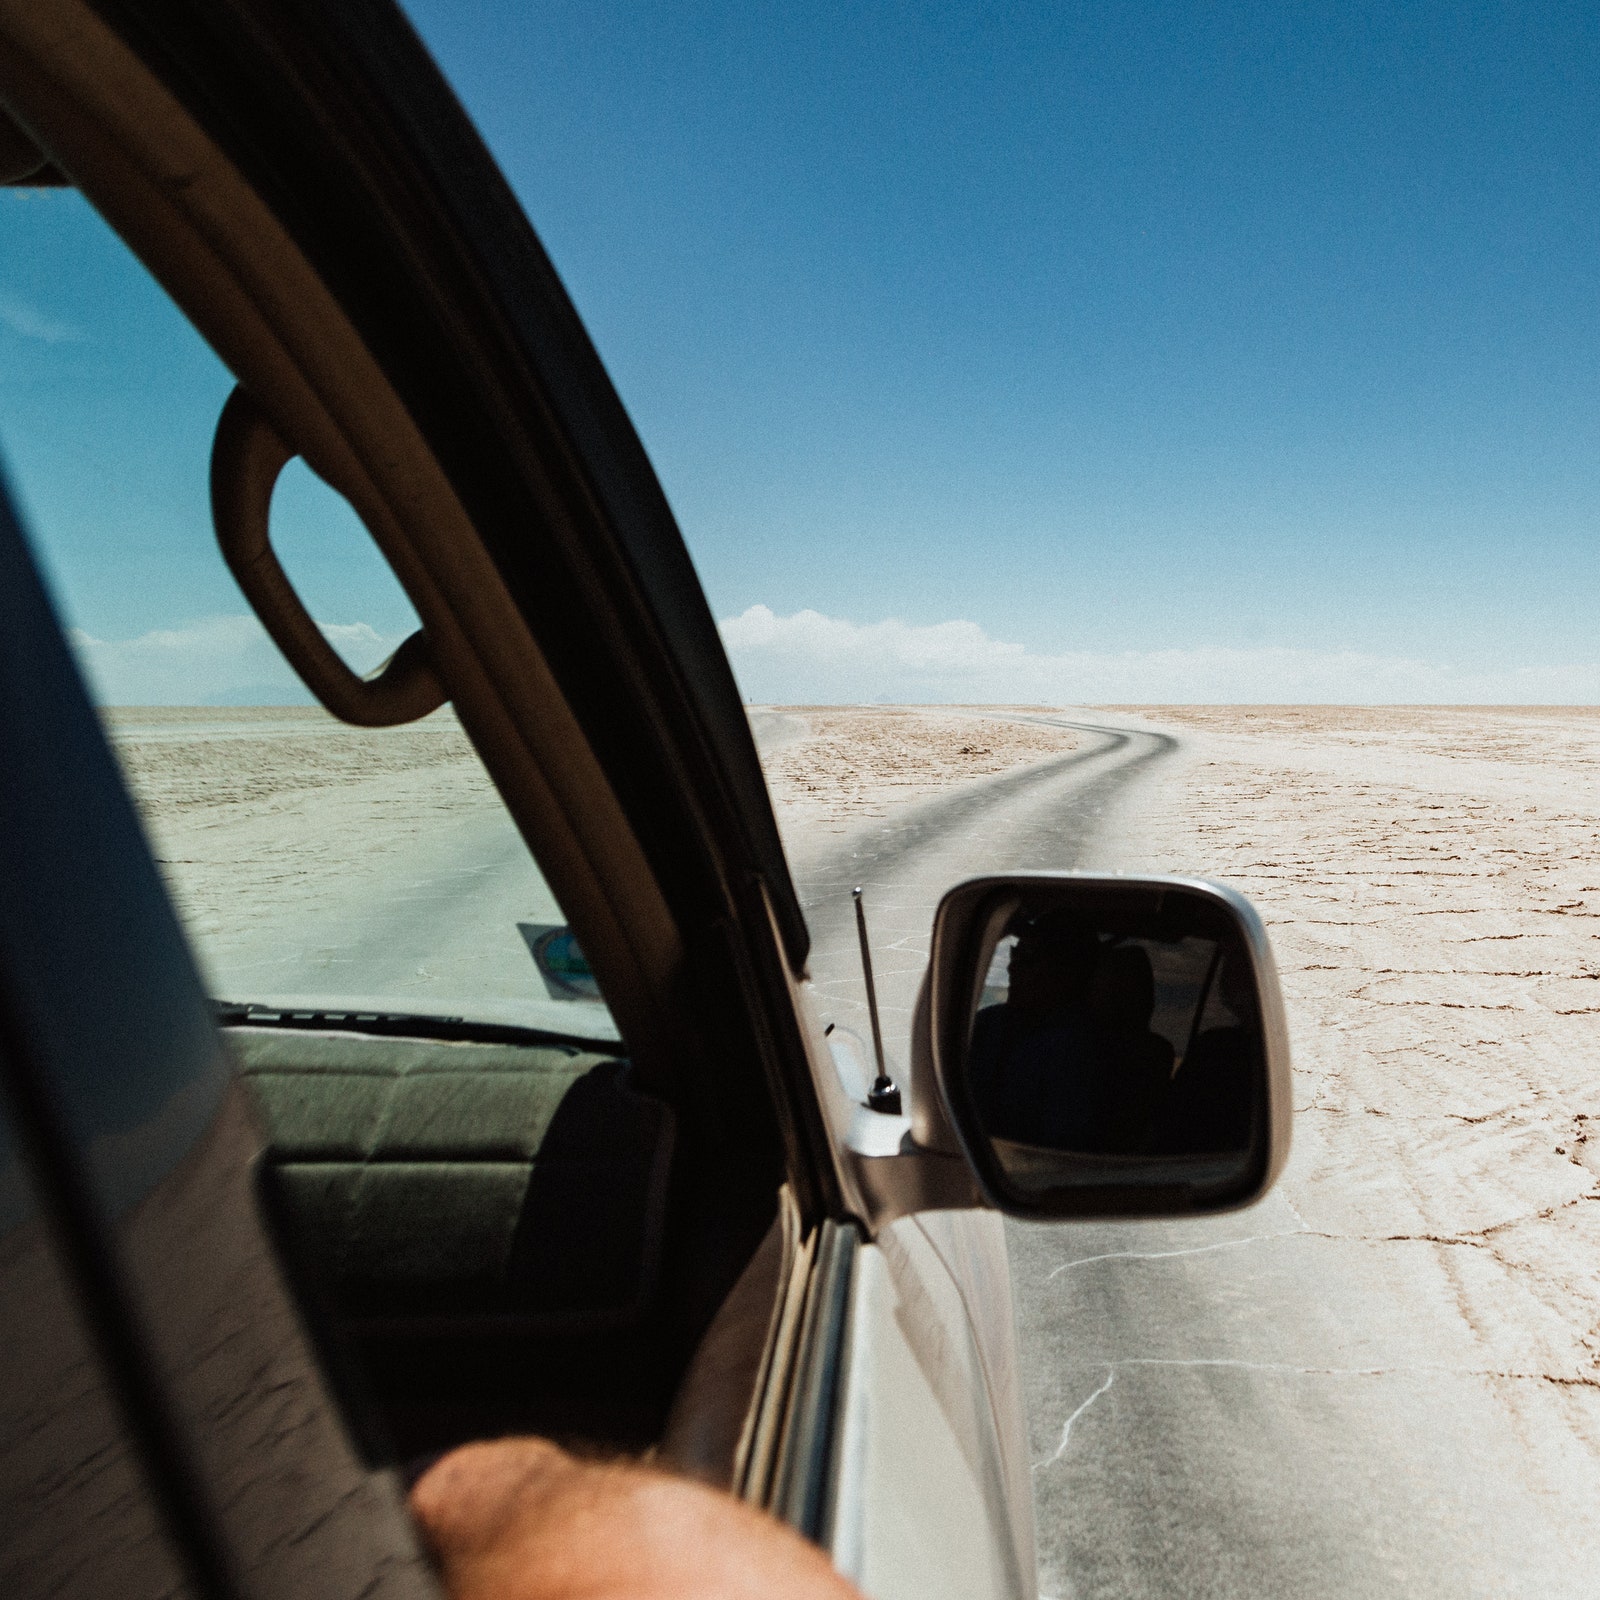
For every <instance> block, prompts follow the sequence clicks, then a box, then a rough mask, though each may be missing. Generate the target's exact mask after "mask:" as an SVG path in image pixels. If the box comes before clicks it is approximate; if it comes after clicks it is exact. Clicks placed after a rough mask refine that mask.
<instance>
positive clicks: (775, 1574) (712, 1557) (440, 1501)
mask: <svg viewBox="0 0 1600 1600" xmlns="http://www.w3.org/2000/svg"><path fill="white" fill-rule="evenodd" d="M411 1511H412V1514H413V1515H414V1516H415V1518H416V1519H417V1522H418V1524H419V1526H420V1527H421V1529H422V1533H423V1537H424V1539H425V1540H426V1542H427V1544H428V1546H429V1547H430V1549H431V1550H432V1552H433V1555H434V1559H435V1560H436V1561H437V1562H438V1564H439V1572H440V1576H441V1578H442V1579H443V1582H444V1587H445V1592H446V1593H447V1594H448V1595H449V1596H450V1597H451V1600H691V1597H694V1600H757V1597H758V1596H759V1597H761V1600H861V1594H860V1591H859V1590H858V1589H856V1588H855V1586H854V1585H853V1584H851V1583H848V1582H847V1581H846V1580H845V1579H843V1578H841V1577H840V1576H839V1574H838V1573H837V1572H835V1571H834V1569H833V1567H832V1565H831V1564H830V1562H829V1561H828V1558H827V1557H826V1556H825V1555H823V1553H822V1552H821V1551H820V1550H818V1549H817V1548H816V1546H815V1545H812V1544H809V1543H807V1541H806V1540H804V1539H802V1538H801V1537H800V1535H799V1534H797V1533H795V1532H794V1531H793V1530H792V1529H790V1528H787V1527H785V1526H784V1525H783V1524H782V1523H780V1522H777V1521H774V1520H773V1519H772V1518H771V1517H768V1516H764V1515H763V1514H762V1513H761V1512H759V1511H756V1510H753V1509H752V1508H751V1507H749V1506H747V1505H745V1504H743V1503H742V1502H741V1501H738V1500H735V1499H734V1498H733V1497H732V1496H731V1495H728V1494H723V1493H721V1492H720V1491H718V1490H716V1489H709V1488H706V1487H705V1486H704V1485H703V1484H698V1483H692V1482H690V1481H689V1480H688V1479H685V1478H674V1477H669V1476H667V1474H665V1473H662V1472H654V1471H651V1470H650V1469H648V1468H644V1467H637V1466H631V1465H626V1464H623V1463H618V1462H593V1461H580V1460H578V1459H577V1458H576V1457H574V1456H570V1455H568V1454H567V1452H566V1451H564V1450H562V1449H560V1448H559V1447H558V1446H556V1445H553V1444H551V1443H550V1442H549V1441H548V1440H546V1439H501V1440H497V1441H495V1442H493V1443H488V1444H469V1445H466V1446H464V1447H463V1448H461V1449H459V1450H454V1451H452V1452H451V1453H450V1454H449V1455H447V1456H445V1457H443V1458H442V1459H441V1460H439V1461H437V1462H435V1463H434V1465H433V1466H432V1467H430V1468H429V1469H428V1471H427V1472H426V1473H425V1474H424V1475H423V1476H422V1477H421V1478H420V1479H419V1480H418V1482H417V1484H416V1487H415V1488H413V1489H412V1491H411Z"/></svg>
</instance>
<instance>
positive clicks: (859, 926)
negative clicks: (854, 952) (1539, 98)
mask: <svg viewBox="0 0 1600 1600" xmlns="http://www.w3.org/2000/svg"><path fill="white" fill-rule="evenodd" d="M851 898H852V899H854V901H855V903H856V934H857V935H858V937H859V938H860V940H861V973H862V976H863V977H864V978H865V979H866V980H867V1015H868V1016H869V1017H870V1018H871V1019H872V1054H873V1057H874V1059H875V1060H876V1061H877V1063H878V1076H877V1077H876V1078H874V1079H873V1080H872V1087H871V1088H870V1089H869V1090H868V1091H867V1106H868V1108H869V1109H870V1110H872V1111H883V1112H887V1113H888V1115H890V1116H891V1117H898V1116H899V1115H900V1091H899V1090H898V1089H897V1088H895V1086H894V1079H893V1078H891V1077H890V1076H889V1074H888V1073H887V1072H885V1071H884V1068H883V1026H882V1024H881V1023H880V1022H879V1021H878V986H877V985H876V984H875V983H874V982H873V981H872V946H871V945H870V944H869V943H868V942H867V912H866V908H865V907H864V906H863V905H862V903H861V890H860V888H859V887H857V888H856V889H853V890H852V891H851Z"/></svg>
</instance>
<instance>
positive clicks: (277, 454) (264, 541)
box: [211, 385, 445, 728]
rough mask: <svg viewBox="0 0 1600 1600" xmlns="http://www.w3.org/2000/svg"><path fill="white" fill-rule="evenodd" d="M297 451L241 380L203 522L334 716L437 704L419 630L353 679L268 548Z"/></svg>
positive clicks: (225, 421) (372, 724)
mask: <svg viewBox="0 0 1600 1600" xmlns="http://www.w3.org/2000/svg"><path fill="white" fill-rule="evenodd" d="M295 453H296V452H294V451H293V450H291V449H290V448H289V447H288V445H286V444H285V443H284V442H283V440H282V439H281V438H280V437H279V435H278V432H277V430H276V429H275V428H274V427H273V426H272V424H271V423H270V422H268V421H267V419H266V417H265V416H264V415H263V414H262V412H261V409H260V408H259V407H258V406H257V405H256V403H255V401H254V400H252V399H251V398H250V396H249V395H248V394H246V393H245V390H244V387H243V385H240V386H239V387H238V388H236V389H235V390H234V391H233V393H232V394H231V395H229V396H228V403H227V404H226V405H225V406H224V407H223V408H222V415H221V416H220V417H219V418H218V419H217V434H216V438H215V440H214V441H213V442H212V445H211V521H212V525H213V527H215V529H216V532H217V543H218V544H219V545H220V546H221V547H222V559H223V560H224V561H226V562H227V564H228V570H229V571H230V572H231V573H232V574H233V576H234V578H235V579H236V580H237V582H238V585H239V587H240V588H241V589H242V590H243V591H244V597H245V599H246V600H248V601H249V602H250V609H251V610H252V611H254V612H255V614H256V616H257V617H258V618H260V620H261V626H262V627H263V628H265V629H266V630H267V633H268V634H269V635H270V637H271V639H272V642H273V643H274V644H275V645H277V647H278V648H279V650H281V651H282V652H283V655H284V659H285V660H286V661H288V663H289V665H290V666H291V667H293V668H294V670H295V672H296V673H297V674H298V675H299V677H300V681H301V682H302V683H303V684H305V686H306V687H307V688H308V689H309V690H310V691H311V692H312V694H314V695H315V696H316V697H317V699H318V700H320V701H321V702H322V704H323V705H324V706H326V707H327V709H328V710H329V711H331V712H332V713H333V714H334V716H336V717H338V718H340V719H341V721H344V722H351V723H354V724H355V725H356V726H357V727H361V728H389V727H393V726H394V725H395V724H397V723H401V722H415V721H416V720H417V718H418V717H425V716H427V714H428V713H429V712H430V711H437V710H438V709H439V707H440V706H442V705H443V704H444V702H445V691H444V686H443V685H442V684H441V683H440V682H439V678H438V674H437V673H436V672H435V671H434V669H433V662H432V660H431V659H430V657H429V654H428V641H427V639H426V638H425V637H424V635H423V632H422V630H421V629H420V628H419V629H418V630H417V631H416V632H415V633H414V634H412V635H411V637H410V638H409V639H407V640H406V641H405V642H404V643H403V644H402V645H401V646H400V648H399V649H398V650H396V651H395V653H394V654H393V655H392V656H390V657H389V659H388V660H387V661H385V662H384V663H383V665H382V666H380V667H376V668H374V670H373V671H372V672H370V673H368V674H367V676H366V677H364V678H362V677H357V675H356V674H355V673H354V672H352V671H351V670H350V668H349V667H347V666H346V665H345V663H344V661H343V660H342V659H341V657H340V655H339V653H338V651H336V650H335V649H334V648H333V646H332V645H331V644H329V643H328V641H327V639H325V638H324V637H323V633H322V630H321V629H320V628H319V627H318V626H317V625H316V623H315V622H313V621H312V620H311V614H310V613H309V612H308V611H307V610H306V608H305V606H304V605H303V604H302V603H301V600H300V596H299V595H298V594H296V593H295V589H294V585H293V584H292V583H290V582H289V578H288V575H287V574H286V573H285V572H284V570H283V568H282V566H281V565H280V564H279V562H278V557H277V555H276V553H275V552H274V551H273V548H272V540H271V537H270V519H271V509H272V490H273V487H274V485H275V484H276V483H277V481H278V474H279V473H280V472H282V471H283V469H284V467H285V466H286V465H287V464H288V462H289V461H290V460H291V459H292V458H293V456H294V455H295Z"/></svg>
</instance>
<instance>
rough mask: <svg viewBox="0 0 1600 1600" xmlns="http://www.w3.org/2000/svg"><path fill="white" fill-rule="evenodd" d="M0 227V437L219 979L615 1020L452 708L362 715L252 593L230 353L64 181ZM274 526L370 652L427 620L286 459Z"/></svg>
mask: <svg viewBox="0 0 1600 1600" xmlns="http://www.w3.org/2000/svg"><path fill="white" fill-rule="evenodd" d="M0 229H3V233H4V237H5V240H6V246H7V248H6V251H5V255H4V265H3V266H0V448H3V449H4V451H5V456H6V461H7V465H8V469H9V471H10V473H11V474H12V477H13V480H14V488H15V491H16V493H17V498H18V500H19V502H20V504H21V507H22V510H23V513H24V516H25V518H26V520H27V523H28V526H29V532H30V535H31V537H32V539H33V540H34V543H35V549H36V553H37V555H38V556H39V558H40V559H41V560H42V562H43V564H44V566H45V568H46V570H47V573H48V575H49V577H50V578H51V580H52V583H53V588H54V593H55V597H56V601H57V604H58V606H59V607H60V609H61V611H62V612H63V614H64V620H65V621H66V622H67V623H68V624H69V625H70V634H71V639H72V642H73V645H74V648H75V650H76V653H77V656H78V659H79V662H80V664H81V666H82V669H83V671H84V675H85V677H86V678H87V680H88V682H89V685H90V687H91V690H92V692H93V694H94V696H95V698H96V700H97V702H98V703H99V704H100V705H101V707H102V708H103V715H104V720H105V723H106V727H107V729H108V731H109V733H110V735H111V737H112V740H113V742H114V744H115V746H116V749H117V751H118V754H119V756H120V758H121V760H122V763H123V766H124V769H125V771H126V773H127V776H128V779H129V782H130V785H131V787H132V790H133V793H134V795H135V797H136V799H137V801H138V802H139V805H140V808H141V810H142V812H143V815H144V819H145V823H146V826H147V829H148V831H149V834H150V837H151V841H152V845H153V848H154V850H155V854H156V856H157V858H158V860H159V862H160V864H161V867H162V870H163V872H164V874H165V875H166V878H167V882H168V884H169V886H170V888H171V891H172V894H173V897H174V899H175V901H176V903H177V905H178V908H179V910H180V913H181V914H182V916H183V919H184V923H185V926H186V928H187V931H188V933H189V935H190V938H191V941H192V943H193V944H194V946H195V948H196V950H197V952H198V955H199V958H200V960H201V964H202V967H203V969H204V971H205V974H206V977H207V980H208V983H209V986H210V989H211V992H212V993H213V994H214V995H215V996H216V997H217V998H218V999H219V1000H223V1001H227V1002H230V1003H232V1004H233V1005H235V1006H237V1007H244V1006H254V1007H258V1008H266V1009H268V1010H271V1009H277V1010H279V1011H281V1010H283V1009H285V1008H297V1009H299V1010H302V1011H312V1012H317V1013H327V1012H338V1013H351V1012H359V1013H368V1012H385V1013H393V1012H402V1013H418V1014H423V1015H427V1016H430V1017H439V1016H443V1017H462V1018H466V1019H469V1020H471V1021H475V1022H484V1023H497V1024H512V1025H520V1026H527V1027H532V1028H536V1029H542V1030H546V1031H550V1032H556V1033H561V1034H568V1035H575V1036H579V1037H582V1038H590V1039H597V1040H614V1039H615V1038H616V1033H615V1028H614V1026H613V1024H612V1022H611V1019H610V1016H609V1013H608V1012H607V1010H606V1007H605V1005H604V1003H603V1001H602V999H601V997H600V995H599V991H598V988H597V986H596V984H595V981H594V979H593V976H592V975H591V974H590V972H589V970H588V967H587V965H586V963H585V961H584V959H583V953H582V950H581V947H579V945H578V944H577V942H576V940H575V938H574V936H573V935H572V933H571V932H570V930H569V929H568V928H567V925H566V918H565V916H564V914H563V913H562V911H561V908H560V906H559V905H558V904H557V903H556V900H555V898H554V896H553V895H552V894H551V892H550V889H549V888H548V886H547V885H546V883H545V881H544V879H543V877H542V875H541V874H540V872H539V869H538V866H537V864H536V863H535V862H534V861H533V860H532V858H531V857H530V855H529V853H528V851H527V848H526V846H525V845H524V843H523V841H522V839H521V836H520V835H519V833H518V832H517V829H516V827H515V825H514V824H513V822H512V820H511V818H510V817H509V816H508V814H507V813H506V811H505V808H504V806H503V805H502V804H501V802H500V800H499V797H498V795H497V794H496V791H495V789H494V787H493V785H492V784H491V783H490V781H489V779H488V777H487V775H486V774H485V772H484V770H483V768H482V766H481V764H480V763H479V761H478V759H477V757H476V755H475V754H474V752H473V750H472V747H471V745H470V744H469V743H468V741H467V739H466V736H465V735H464V733H463V732H462V730H461V727H460V724H459V723H458V721H457V720H456V718H455V717H454V715H453V713H452V712H451V711H450V709H449V708H448V707H446V708H444V709H443V710H441V711H439V712H436V713H435V714H433V715H432V716H430V717H427V718H425V719H423V720H422V721H420V722H417V723H413V724H411V725H408V726H404V727H399V728H386V729H376V730H368V729H356V728H351V727H348V726H346V725H345V724H343V723H341V722H338V721H336V720H335V719H334V718H333V717H331V716H329V715H328V714H327V713H326V712H324V711H323V710H321V709H320V707H318V706H317V705H315V704H314V703H313V701H312V699H311V696H310V695H309V694H308V693H307V692H306V690H305V689H304V688H303V687H302V686H301V685H300V684H299V682H298V681H297V679H296V678H295V676H294V674H293V672H292V671H291V669H290V668H289V667H288V665H287V664H286V663H285V662H284V661H283V660H282V659H281V657H280V656H279V655H278V653H277V651H276V649H275V648H274V647H273V645H272V644H271V643H270V641H269V640H268V638H267V637H266V634H265V633H264V631H263V630H262V628H261V627H260V625H259V623H257V621H256V620H255V618H254V617H253V616H252V615H251V614H250V612H249V608H248V606H247V605H246V603H245V601H244V599H243V597H242V596H241V595H240V593H239V591H238V589H237V588H236V587H235V586H234V583H233V580H232V578H231V576H230V575H229V573H228V572H227V569H226V568H225V566H224V565H223V562H222V558H221V556H220V554H219V552H218V550H217V546H216V542H215V539H214V537H213V534H212V531H211V523H210V511H209V504H208V464H209V452H210V447H211V439H212V434H213V431H214V428H215V426H216V421H217V416H218V414H219V412H220V411H221V408H222V405H223V402H224V401H225V400H226V398H227V396H228V394H229V392H230V390H231V388H232V379H231V377H230V375H229V374H228V373H227V371H226V370H225V369H224V368H223V367H222V365H221V364H220V362H218V361H217V359H216V358H215V356H214V355H213V354H212V353H211V351H210V350H209V349H208V348H207V346H206V345H205V344H204V343H203V341H202V340H201V339H200V338H199V336H198V335H197V334H196V333H195V332H194V330H193V329H192V328H191V327H190V326H189V324H188V322H187V321H186V319H185V318H184V317H183V316H182V314H181V313H180V312H179V311H178V310H177V309H176V308H175V307H174V306H173V305H172V304H171V303H170V301H169V300H168V299H167V298H166V296H165V295H164V293H163V292H162V291H161V290H160V289H159V287H157V286H156V285H155V284H154V283H153V281H152V280H151V279H150V278H149V276H148V275H147V274H146V273H145V271H144V269H143V268H142V267H141V266H140V265H139V264H138V263H137V262H136V261H134V260H133V259H132V257H131V256H130V255H129V254H128V252H127V251H126V249H125V248H124V247H123V246H122V244H121V243H120V241H118V240H117V239H116V238H115V236H114V235H113V234H112V233H111V232H110V230H109V229H107V228H106V227H105V225H104V224H103V223H102V222H101V221H100V220H99V218H98V217H97V216H96V215H95V214H94V212H93V211H92V210H91V209H90V208H89V206H88V205H87V204H86V203H85V202H84V201H83V199H82V198H81V197H80V196H79V195H77V194H76V193H75V192H73V191H70V190H55V191H51V190H35V191H29V190H9V191H4V192H0ZM273 541H274V547H275V548H276V549H277V551H278V553H279V555H280V558H281V559H282V561H283V563H284V565H285V568H286V570H288V571H289V573H290V575H291V577H292V578H293V579H294V580H295V581H296V583H297V585H298V587H299V588H300V591H301V593H302V595H303V597H304V599H305V600H306V603H307V606H308V608H309V609H310V611H311V613H312V615H313V616H314V617H315V619H316V620H317V622H318V623H319V625H320V626H321V627H322V629H323V632H324V633H325V634H326V636H327V637H328V638H329V639H330V641H331V642H332V643H333V644H334V646H335V648H337V649H338V650H339V651H340V652H341V653H342V654H343V655H344V656H345V658H346V660H347V661H348V662H349V663H350V664H351V665H352V666H353V667H355V668H356V669H357V670H361V671H366V670H369V669H370V668H372V667H373V666H375V665H377V664H378V663H379V662H381V661H382V660H384V659H385V658H386V657H387V656H388V655H389V654H390V653H391V652H392V651H393V650H394V648H395V647H396V646H397V645H398V644H399V643H400V642H401V640H402V639H404V638H405V637H406V636H407V635H408V634H409V633H410V632H411V631H412V629H414V628H415V627H416V625H417V624H416V617H415V614H414V613H413V612H412V610H411V607H410V605H409V603H408V602H407V600H406V598H405V596H404V594H403V593H402V592H401V591H400V590H399V587H398V585H397V584H396V582H395V580H394V579H393V577H392V575H391V574H390V573H389V570H388V568H387V566H386V565H385V563H384V562H383V560H382V558H381V557H380V556H379V555H378V553H377V551H376V548H375V547H374V546H373V545H372V543H371V541H370V540H369V539H368V538H367V536H366V534H365V532H364V530H363V529H362V528H361V526H360V524H359V523H358V522H357V521H356V519H355V517H354V515H353V513H351V512H350V510H349V508H348V507H347V506H346V505H345V503H344V502H343V501H342V499H340V498H339V497H338V496H337V495H335V494H334V493H333V492H332V491H331V490H329V489H327V488H326V487H325V486H324V485H322V484H321V483H320V482H319V481H318V480H317V479H316V478H314V477H313V476H312V474H311V473H310V472H309V471H307V470H306V469H305V468H304V467H303V466H301V465H299V464H298V463H291V465H290V467H289V468H288V469H287V470H286V472H285V474H284V476H283V478H282V479H281V480H280V483H279V486H278V490H277V492H276V494H275V497H274V504H273Z"/></svg>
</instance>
